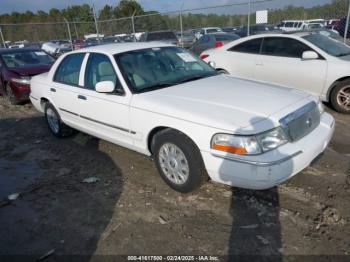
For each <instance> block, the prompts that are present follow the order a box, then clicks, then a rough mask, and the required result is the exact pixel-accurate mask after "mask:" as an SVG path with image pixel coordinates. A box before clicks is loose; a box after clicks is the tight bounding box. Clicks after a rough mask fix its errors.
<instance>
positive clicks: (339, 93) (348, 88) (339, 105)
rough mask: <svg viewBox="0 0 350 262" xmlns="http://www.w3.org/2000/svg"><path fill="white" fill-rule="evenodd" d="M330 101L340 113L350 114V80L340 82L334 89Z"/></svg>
mask: <svg viewBox="0 0 350 262" xmlns="http://www.w3.org/2000/svg"><path fill="white" fill-rule="evenodd" d="M330 101H331V104H332V106H333V108H334V109H335V110H336V111H338V112H339V113H345V114H350V79H347V80H344V81H341V82H339V83H338V84H337V85H336V86H335V87H334V88H333V90H332V92H331V97H330Z"/></svg>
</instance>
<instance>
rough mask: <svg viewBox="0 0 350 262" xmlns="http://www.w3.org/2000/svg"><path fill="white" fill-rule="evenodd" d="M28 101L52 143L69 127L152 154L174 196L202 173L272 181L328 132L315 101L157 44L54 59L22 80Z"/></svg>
mask: <svg viewBox="0 0 350 262" xmlns="http://www.w3.org/2000/svg"><path fill="white" fill-rule="evenodd" d="M30 99H31V101H32V103H33V105H34V106H35V107H36V108H37V109H38V110H39V111H41V112H43V113H44V114H45V117H46V120H47V123H48V126H49V128H50V130H51V131H52V133H53V134H54V135H56V136H57V137H64V136H67V135H69V134H71V133H72V132H71V128H74V129H78V130H80V131H82V132H85V133H88V134H90V135H93V136H96V137H99V138H101V139H105V140H108V141H110V142H112V143H115V144H118V145H121V146H124V147H126V148H129V149H131V150H135V151H137V152H140V153H142V154H145V155H148V156H152V157H153V158H154V160H155V163H156V166H157V168H158V171H159V173H160V175H161V176H162V178H163V179H164V181H165V182H166V183H167V184H168V185H169V186H170V187H172V188H173V189H175V190H177V191H180V192H190V191H192V190H194V189H196V188H198V187H199V186H200V185H201V184H202V183H203V182H204V181H205V180H206V177H207V174H208V175H209V177H210V178H211V179H212V180H214V181H217V182H221V183H224V184H228V185H233V186H238V187H244V188H252V189H266V188H270V187H273V186H275V185H278V184H280V183H281V182H283V181H285V180H287V179H288V178H290V177H292V176H293V175H295V174H297V173H298V172H300V171H301V170H303V169H304V168H305V167H307V166H308V165H309V164H310V163H311V162H312V161H313V160H314V159H315V158H316V157H317V156H318V155H320V154H321V153H322V152H323V151H324V150H325V148H326V146H327V144H328V142H329V141H330V139H331V137H332V134H333V130H334V119H333V118H332V116H331V115H329V114H328V113H325V112H324V111H323V108H322V104H321V103H320V102H319V100H318V99H317V98H316V97H314V96H312V95H310V94H308V93H304V92H300V91H296V90H294V89H287V88H283V87H278V86H272V85H267V84H260V83H256V82H253V81H246V80H241V79H236V78H233V77H231V76H227V75H221V74H218V73H217V72H216V71H215V70H214V69H213V68H211V67H210V66H209V65H207V64H206V63H205V62H203V61H202V60H200V59H198V58H196V57H195V56H193V55H191V54H190V53H188V52H187V51H185V50H183V49H181V48H178V47H175V46H171V45H167V44H160V43H127V44H111V45H104V46H97V47H91V48H86V49H81V50H77V51H73V52H70V53H67V54H64V55H62V56H61V57H60V58H59V59H58V60H57V61H56V63H55V64H54V65H53V67H52V69H51V71H50V72H48V73H46V74H42V75H39V76H35V77H33V78H32V81H31V94H30ZM82 164H83V163H82Z"/></svg>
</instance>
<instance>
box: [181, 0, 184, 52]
mask: <svg viewBox="0 0 350 262" xmlns="http://www.w3.org/2000/svg"><path fill="white" fill-rule="evenodd" d="M184 4H185V0H183V1H182V4H181V8H180V30H181V47H182V48H183V47H184V38H183V25H182V10H183V7H184Z"/></svg>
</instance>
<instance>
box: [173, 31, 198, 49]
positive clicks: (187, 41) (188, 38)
mask: <svg viewBox="0 0 350 262" xmlns="http://www.w3.org/2000/svg"><path fill="white" fill-rule="evenodd" d="M177 38H178V39H179V45H180V46H183V47H184V48H190V47H191V46H192V45H193V44H194V43H195V42H196V37H195V35H194V34H192V33H188V32H182V37H181V32H177Z"/></svg>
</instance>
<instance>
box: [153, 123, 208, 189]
mask: <svg viewBox="0 0 350 262" xmlns="http://www.w3.org/2000/svg"><path fill="white" fill-rule="evenodd" d="M153 152H154V159H155V163H156V166H157V169H158V172H159V174H160V175H161V177H162V178H163V180H164V181H165V182H166V183H167V184H168V185H169V186H170V187H171V188H172V189H174V190H176V191H178V192H181V193H188V192H191V191H194V190H196V189H197V188H199V187H200V186H201V185H202V183H203V182H204V181H205V180H206V172H205V168H204V164H203V161H202V157H201V154H200V152H199V150H198V148H197V146H196V145H195V144H194V143H193V142H192V140H191V139H189V138H188V137H187V136H186V135H184V134H182V133H180V132H178V131H176V130H173V129H166V130H164V131H161V132H159V133H158V134H156V135H155V137H154V139H153Z"/></svg>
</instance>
